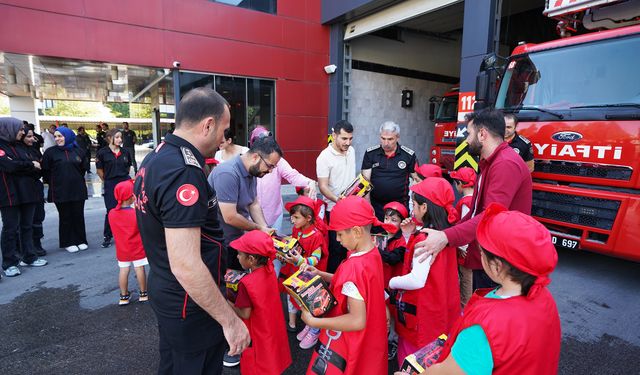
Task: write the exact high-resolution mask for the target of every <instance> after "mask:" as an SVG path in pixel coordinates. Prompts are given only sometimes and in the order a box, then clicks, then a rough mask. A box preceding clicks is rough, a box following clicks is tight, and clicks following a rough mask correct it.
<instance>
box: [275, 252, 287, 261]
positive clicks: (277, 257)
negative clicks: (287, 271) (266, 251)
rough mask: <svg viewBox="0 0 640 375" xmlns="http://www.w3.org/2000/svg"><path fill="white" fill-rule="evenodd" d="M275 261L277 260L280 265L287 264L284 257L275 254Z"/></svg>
mask: <svg viewBox="0 0 640 375" xmlns="http://www.w3.org/2000/svg"><path fill="white" fill-rule="evenodd" d="M276 259H277V260H279V261H280V262H281V263H287V260H286V259H285V257H283V256H282V255H280V254H279V253H276Z"/></svg>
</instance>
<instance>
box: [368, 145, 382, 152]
mask: <svg viewBox="0 0 640 375" xmlns="http://www.w3.org/2000/svg"><path fill="white" fill-rule="evenodd" d="M379 148H380V145H379V144H377V145H375V146H371V147H369V148H368V149H367V152H371V151H374V150H377V149H379Z"/></svg>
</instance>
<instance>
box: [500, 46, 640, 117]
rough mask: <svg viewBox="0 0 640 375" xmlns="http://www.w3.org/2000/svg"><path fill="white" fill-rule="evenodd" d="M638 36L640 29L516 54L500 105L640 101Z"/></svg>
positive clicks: (519, 106)
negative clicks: (621, 34) (630, 33)
mask: <svg viewBox="0 0 640 375" xmlns="http://www.w3.org/2000/svg"><path fill="white" fill-rule="evenodd" d="M638 61H640V38H639V37H638V36H637V35H632V36H628V37H625V38H619V39H608V40H601V41H596V42H591V43H585V44H579V45H573V46H568V47H562V48H556V49H552V50H543V51H540V52H531V53H529V54H526V55H519V56H515V57H513V58H512V59H511V60H510V61H509V63H508V65H507V69H506V71H505V74H504V78H503V80H502V84H501V86H500V91H499V92H498V97H497V99H496V108H499V109H514V110H517V109H523V110H526V108H532V107H535V108H546V109H551V110H554V111H555V112H557V111H558V110H560V111H562V110H569V109H571V108H573V109H576V108H593V107H608V106H611V107H612V108H614V107H615V105H616V104H618V103H631V104H635V103H637V104H640V69H638Z"/></svg>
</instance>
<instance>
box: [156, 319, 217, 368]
mask: <svg viewBox="0 0 640 375" xmlns="http://www.w3.org/2000/svg"><path fill="white" fill-rule="evenodd" d="M156 317H157V319H158V333H159V336H160V342H159V348H160V365H159V367H158V375H200V374H210V375H221V374H222V359H223V357H224V352H225V349H226V348H227V344H226V341H225V340H224V339H223V338H222V331H211V330H210V329H208V328H209V326H210V325H211V322H204V321H202V319H205V320H211V321H213V319H212V318H211V317H203V318H202V319H199V318H197V319H192V318H189V317H188V318H187V319H169V318H164V317H161V316H158V315H156ZM213 324H217V323H213ZM216 336H220V337H216Z"/></svg>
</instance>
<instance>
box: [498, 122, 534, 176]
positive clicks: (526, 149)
mask: <svg viewBox="0 0 640 375" xmlns="http://www.w3.org/2000/svg"><path fill="white" fill-rule="evenodd" d="M504 123H505V128H504V140H505V141H507V142H508V143H509V146H511V148H512V149H513V151H515V152H516V153H518V155H520V157H521V158H522V160H524V162H525V163H526V164H527V167H528V168H529V172H533V168H534V162H533V144H532V143H531V141H530V140H528V139H527V138H526V137H524V136H522V135H520V134H518V132H517V131H516V127H517V126H518V118H517V117H516V115H514V114H513V113H505V114H504Z"/></svg>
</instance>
